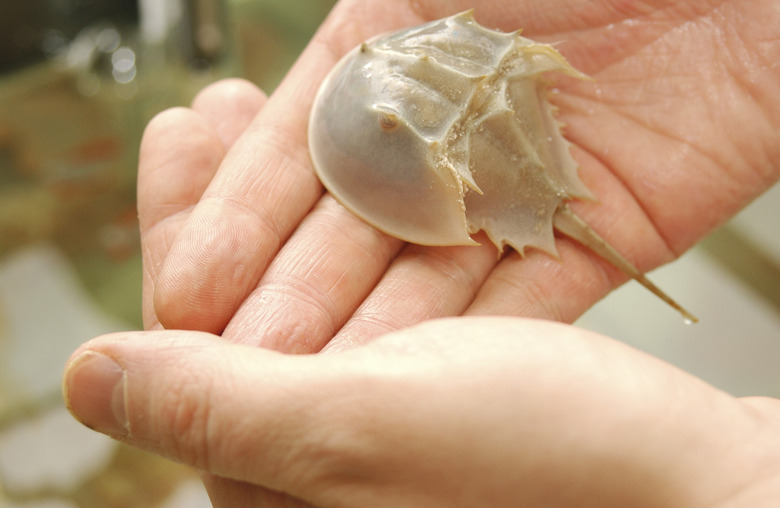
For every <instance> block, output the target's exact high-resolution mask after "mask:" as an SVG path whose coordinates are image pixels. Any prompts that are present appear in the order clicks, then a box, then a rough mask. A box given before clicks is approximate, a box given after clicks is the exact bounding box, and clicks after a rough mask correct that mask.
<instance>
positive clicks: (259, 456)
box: [63, 331, 353, 500]
mask: <svg viewBox="0 0 780 508" xmlns="http://www.w3.org/2000/svg"><path fill="white" fill-rule="evenodd" d="M183 352H185V354H182V353H183ZM319 360H320V359H319V357H316V356H283V355H280V354H278V353H274V352H271V351H267V350H264V349H260V348H254V347H245V346H237V345H233V344H230V343H227V342H225V341H224V340H222V339H220V338H219V337H216V336H213V335H208V334H204V333H201V332H178V331H176V332H139V333H128V334H123V335H112V336H107V337H103V338H100V339H97V340H96V341H92V342H90V343H87V344H86V345H85V346H83V347H82V348H81V349H80V350H79V351H77V352H76V353H75V354H74V356H73V357H72V358H71V360H70V361H69V363H68V366H67V368H66V373H65V379H64V384H63V391H64V396H65V399H66V402H67V404H68V407H69V408H70V410H71V411H72V412H73V414H74V415H75V416H76V417H77V418H78V419H79V420H80V421H82V422H83V423H84V424H85V425H87V426H88V427H90V428H93V429H95V430H98V431H100V432H103V433H106V434H108V435H110V436H112V437H114V438H117V439H120V440H122V441H125V442H127V443H129V444H131V445H134V446H137V447H140V448H143V449H146V450H148V451H151V452H154V453H157V454H160V455H162V456H165V457H168V458H171V459H173V460H176V461H179V462H183V463H185V464H188V465H190V466H193V467H195V468H197V469H199V470H202V471H205V472H208V473H211V474H213V475H217V476H219V477H222V478H230V479H233V480H236V481H239V482H248V483H252V484H257V485H260V486H261V487H264V488H265V489H268V490H269V491H275V492H279V493H288V494H290V495H291V496H292V497H298V498H300V499H302V500H307V495H311V488H312V487H314V484H316V477H317V476H319V475H322V474H325V473H326V472H327V469H328V465H327V464H325V463H321V464H320V465H319V466H315V464H316V463H317V462H318V461H319V459H320V458H322V459H325V461H326V462H327V461H328V460H330V459H329V458H326V455H327V454H328V453H329V452H327V448H330V445H326V446H324V447H322V446H321V445H320V444H317V443H316V441H319V440H320V438H322V437H324V436H325V435H326V434H329V433H331V432H333V434H332V438H333V441H332V445H333V446H334V450H333V451H334V452H335V453H337V454H338V453H340V450H336V449H335V448H341V447H343V446H346V445H347V443H345V442H344V443H342V442H341V440H340V438H339V437H338V434H339V430H338V427H339V425H340V424H339V422H336V421H334V422H333V425H331V424H327V425H326V426H323V422H322V421H321V420H322V419H323V417H324V418H325V419H326V420H327V419H329V418H330V416H335V417H336V418H335V420H341V419H342V417H343V418H349V415H348V414H347V413H344V412H343V411H342V409H340V408H339V407H338V406H339V405H340V403H339V402H337V400H338V399H341V400H343V397H344V396H346V395H348V393H349V392H350V391H351V390H352V388H353V387H352V386H349V385H350V384H351V380H350V376H349V375H347V376H346V377H344V379H343V380H342V379H341V378H342V376H343V375H344V374H345V372H343V371H342V372H339V371H340V370H341V369H338V368H337V369H335V370H334V369H333V368H332V366H333V365H334V364H333V363H332V362H322V361H319ZM334 397H335V398H334ZM248 409H249V410H248ZM340 413H341V414H342V416H338V415H339V414H340ZM329 415H330V416H329ZM323 433H325V434H323ZM325 441H330V439H325ZM344 451H347V450H344ZM336 458H337V457H334V459H336ZM315 469H316V471H315ZM299 482H300V483H301V485H298V483H299ZM304 484H305V485H304ZM242 490H244V492H243V493H240V494H239V495H240V496H241V497H242V498H246V496H254V495H255V494H254V493H250V492H247V491H246V490H245V489H242ZM299 490H300V492H299ZM299 494H300V495H299ZM257 496H258V497H259V498H263V497H267V496H270V497H271V498H273V497H275V496H274V494H273V493H272V492H263V493H259V494H257Z"/></svg>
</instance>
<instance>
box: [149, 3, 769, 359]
mask: <svg viewBox="0 0 780 508" xmlns="http://www.w3.org/2000/svg"><path fill="white" fill-rule="evenodd" d="M469 5H470V3H469V2H466V1H454V2H436V1H415V2H405V1H404V2H383V1H370V0H343V1H341V2H339V3H338V4H337V6H336V7H335V8H334V10H333V12H332V13H331V15H330V16H329V18H328V19H327V20H326V21H325V23H324V24H323V26H322V27H321V29H320V30H319V32H318V33H317V35H316V36H315V38H314V39H313V41H312V43H311V44H310V45H309V47H308V48H307V49H306V51H305V52H304V53H303V55H302V56H301V58H300V59H299V61H298V62H297V63H296V65H295V66H294V68H293V69H292V70H291V71H290V73H289V75H288V76H287V77H286V79H285V80H284V82H283V83H282V84H281V85H280V86H279V88H278V89H277V90H276V92H275V93H274V94H273V96H272V97H271V98H270V99H269V100H268V101H267V103H265V100H264V97H263V96H262V95H261V94H260V92H259V91H257V90H254V89H252V88H251V86H250V85H248V84H246V83H239V82H236V81H230V82H228V83H221V84H218V85H215V86H213V87H211V88H209V89H207V90H206V91H204V93H203V94H202V95H201V97H200V98H199V100H198V101H196V103H195V104H194V106H193V108H192V109H190V110H182V109H178V110H174V111H169V112H166V113H164V114H162V115H161V116H159V117H158V118H156V119H155V120H154V121H153V122H152V123H151V124H150V126H149V127H148V129H147V132H146V135H145V137H144V142H143V150H142V160H141V167H140V176H139V213H140V219H141V227H142V235H143V245H144V257H145V291H144V310H145V319H146V325H147V327H153V326H158V325H159V324H162V325H163V326H164V327H166V328H179V329H193V330H202V331H208V332H211V333H220V334H222V336H223V337H224V338H225V339H227V340H231V341H234V342H242V343H246V344H254V345H259V346H262V347H266V348H271V349H277V350H281V351H286V352H313V351H319V350H320V349H322V348H323V347H329V348H332V349H338V348H345V347H348V346H350V345H354V344H357V343H362V342H365V341H367V340H370V339H371V338H373V337H375V336H377V335H380V334H382V333H385V332H388V331H391V330H395V329H399V328H402V327H404V326H409V325H412V324H414V323H417V322H420V321H423V320H425V319H430V318H435V317H442V316H453V315H461V314H471V315H478V314H505V315H521V316H529V317H540V318H550V319H554V320H560V321H565V322H570V321H572V320H574V319H576V317H578V316H579V315H580V314H581V313H582V312H583V311H584V310H586V309H587V308H588V307H589V306H591V305H592V304H593V303H595V302H596V301H597V300H598V299H599V298H601V297H602V296H604V295H605V294H606V293H607V292H608V291H609V290H611V289H612V288H614V287H615V286H616V285H618V284H620V283H621V282H623V281H624V277H623V275H622V274H620V273H618V272H617V271H616V270H615V269H614V268H612V267H611V266H609V265H607V264H606V263H605V262H603V261H602V260H600V259H598V258H597V257H596V256H595V255H593V254H592V253H590V252H589V251H587V249H585V248H583V247H581V246H579V245H577V244H574V243H572V242H570V241H568V240H566V239H559V240H558V250H559V252H560V255H561V258H562V259H561V261H558V260H555V259H552V258H550V257H549V256H547V255H545V254H542V253H539V252H534V251H529V252H528V253H527V256H526V257H525V258H521V256H520V255H518V254H517V253H515V252H510V253H508V254H506V255H504V256H502V257H501V258H499V257H498V256H497V253H496V250H495V248H493V247H492V246H491V245H490V244H489V242H484V245H483V246H481V247H455V248H432V247H420V246H415V245H405V244H403V243H402V242H400V241H398V240H396V239H394V238H390V237H388V236H386V235H384V234H382V233H380V232H378V231H376V230H375V229H373V228H371V227H370V226H368V225H367V224H365V223H363V222H362V221H360V220H358V219H356V218H355V217H354V216H353V215H351V214H350V213H349V212H347V211H346V210H345V209H344V208H342V207H341V206H340V205H339V204H338V203H336V202H335V200H334V199H333V198H332V197H331V196H330V195H328V194H324V193H323V189H322V187H321V186H320V184H319V182H318V181H317V178H316V176H315V174H314V172H313V169H312V165H311V162H310V159H309V155H308V149H307V142H306V125H307V118H308V114H309V109H310V106H311V103H312V100H313V97H314V95H315V92H316V90H317V87H318V86H319V83H320V82H321V81H322V80H323V78H324V77H325V75H326V74H327V72H328V71H329V70H330V68H331V67H332V66H333V65H334V63H335V62H336V61H337V60H338V59H339V58H340V57H341V56H342V55H343V54H344V53H345V52H347V51H348V50H349V49H350V48H352V47H353V46H354V45H356V44H358V43H360V42H361V41H363V40H365V39H367V38H370V37H372V36H374V35H376V34H377V33H380V32H385V31H388V30H394V29H398V28H401V27H405V26H409V25H414V24H417V23H421V22H424V21H428V20H431V19H434V18H439V17H442V16H445V15H450V14H453V13H455V12H457V11H460V10H464V9H466V8H468V7H469ZM774 5H775V3H774V1H773V0H758V1H752V2H743V1H737V0H734V1H719V2H713V1H706V0H690V1H684V2H681V1H674V2H670V1H662V0H655V1H652V2H641V3H630V2H629V3H627V2H617V1H614V0H612V1H610V0H592V1H590V2H579V3H577V2H564V1H546V2H512V1H499V0H495V1H489V2H480V4H479V6H478V7H477V8H476V12H475V16H476V18H477V20H478V21H480V22H481V23H482V24H484V25H486V26H489V27H498V28H501V29H504V30H514V29H517V28H523V30H524V32H523V33H524V35H525V36H527V37H530V38H535V39H538V40H541V41H543V42H554V43H556V44H557V47H558V49H559V50H560V51H561V52H562V53H563V54H564V56H566V57H567V58H568V59H569V60H570V62H571V63H572V64H573V65H574V66H575V67H577V68H579V69H580V70H582V71H583V72H585V73H587V74H589V75H591V76H592V77H593V78H594V81H593V82H574V81H573V80H570V79H566V78H563V77H555V78H553V79H555V80H556V81H555V82H554V84H553V86H554V87H555V89H556V92H555V93H554V94H553V100H554V102H555V103H556V104H557V105H558V106H559V108H560V111H559V117H560V119H561V120H562V121H563V122H564V123H565V124H566V129H565V133H566V136H567V137H568V138H569V139H570V140H571V141H572V142H573V143H574V145H575V146H574V149H573V153H574V156H575V158H576V160H577V161H578V162H579V163H580V165H581V171H580V174H581V176H582V179H583V180H584V181H585V183H586V185H587V186H588V187H589V188H590V189H592V191H593V192H594V193H595V195H596V196H597V198H598V200H599V203H574V205H573V206H574V207H575V208H576V210H577V213H578V214H580V215H581V216H583V217H585V218H586V219H587V220H588V222H589V223H590V224H591V225H593V227H594V228H595V229H596V230H597V231H599V232H600V233H601V234H602V235H603V236H604V237H605V238H606V239H607V240H608V241H609V242H610V243H611V244H613V245H614V246H616V247H617V249H618V250H619V251H621V252H622V253H623V254H624V255H625V256H626V257H628V258H629V259H630V260H631V261H632V262H633V263H634V264H635V265H637V266H638V267H639V268H640V269H642V270H649V269H651V268H653V267H655V266H657V265H659V264H661V263H664V262H667V261H669V260H671V259H673V258H674V257H675V256H677V255H679V254H680V253H681V252H683V251H684V250H685V249H687V248H688V247H690V246H691V245H692V244H694V243H695V242H696V241H697V240H698V239H700V238H702V237H703V236H704V235H705V234H706V233H707V232H708V231H710V230H711V229H712V228H713V227H715V226H717V225H718V224H720V223H722V222H723V221H725V220H726V219H727V218H728V217H730V216H731V215H732V214H733V213H734V212H735V211H736V210H738V209H739V208H740V207H742V206H744V204H746V203H747V202H748V201H749V200H751V199H752V198H754V197H755V196H757V195H758V194H759V193H761V192H762V191H764V190H765V189H767V188H768V187H769V186H770V185H771V184H772V182H774V181H775V180H776V179H777V178H778V175H780V170H779V169H778V168H780V166H778V165H777V164H776V163H775V161H777V160H778V159H780V143H778V129H780V95H778V94H777V93H776V90H777V88H778V86H779V85H780V67H778V66H777V64H776V62H777V61H780V41H778V37H777V34H778V33H780V13H779V12H778V11H777V9H776V8H775V7H774ZM264 103H265V105H264V107H262V109H261V106H262V105H263V104H264ZM256 113H257V114H256ZM255 114H256V116H255ZM616 217H618V218H619V220H616V219H615V218H616ZM650 298H652V296H650V295H648V299H650ZM685 303H690V305H691V306H693V307H694V308H695V302H693V303H691V302H685Z"/></svg>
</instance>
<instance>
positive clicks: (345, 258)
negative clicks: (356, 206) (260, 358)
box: [222, 194, 403, 353]
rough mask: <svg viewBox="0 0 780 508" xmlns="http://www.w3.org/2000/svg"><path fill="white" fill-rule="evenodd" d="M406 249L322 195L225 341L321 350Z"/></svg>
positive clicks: (228, 330)
mask: <svg viewBox="0 0 780 508" xmlns="http://www.w3.org/2000/svg"><path fill="white" fill-rule="evenodd" d="M402 245H403V242H402V241H400V240H398V239H395V238H392V237H390V236H388V235H386V234H384V233H381V232H380V231H378V230H376V229H375V228H373V227H371V226H370V225H368V224H367V223H365V222H364V221H362V220H360V219H359V218H357V217H356V216H355V215H353V214H352V213H350V212H349V211H347V210H346V209H345V208H344V207H343V206H341V205H340V204H338V203H337V202H336V201H335V200H334V199H333V198H332V197H331V196H330V195H327V194H326V195H324V196H323V198H322V199H321V200H320V202H319V203H318V204H317V206H316V207H315V208H314V210H312V212H311V213H310V214H309V215H308V216H307V217H306V219H305V220H304V221H303V222H302V223H301V225H300V226H299V227H298V229H297V230H296V231H295V234H293V236H292V237H291V238H290V239H289V240H288V241H287V243H286V244H285V245H284V247H283V248H282V249H281V251H280V252H279V254H278V255H277V256H276V257H275V258H274V260H273V262H272V263H271V265H270V266H269V267H268V270H267V271H266V272H265V274H264V275H263V277H262V278H261V280H260V283H259V284H258V287H257V288H256V289H255V290H254V291H253V292H252V293H251V294H250V295H249V296H248V297H247V298H246V300H245V301H244V302H243V304H242V305H241V307H240V308H239V309H238V311H237V312H236V314H235V316H233V318H232V319H231V321H230V324H229V325H228V326H227V328H226V329H225V331H224V332H223V333H222V337H223V339H225V340H229V341H232V342H236V343H241V344H246V345H254V346H260V347H264V348H268V349H274V350H277V351H282V352H286V353H314V352H317V351H319V350H320V349H322V347H323V346H324V345H325V344H326V343H327V342H328V341H329V340H330V339H331V338H332V337H333V336H334V335H335V333H336V332H337V331H338V330H339V328H341V327H342V325H343V324H344V322H345V321H346V320H347V318H348V317H349V316H350V315H352V313H353V312H354V311H355V309H357V307H358V305H359V304H360V302H361V301H363V299H364V298H365V297H366V296H367V295H368V293H369V292H370V291H371V289H372V288H373V287H374V286H375V285H376V283H377V281H378V280H379V279H380V277H381V276H382V274H383V273H384V271H385V269H386V268H387V265H388V264H389V263H390V261H391V260H392V259H393V257H395V255H396V254H397V253H398V251H399V250H400V249H401V247H402Z"/></svg>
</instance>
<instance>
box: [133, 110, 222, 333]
mask: <svg viewBox="0 0 780 508" xmlns="http://www.w3.org/2000/svg"><path fill="white" fill-rule="evenodd" d="M224 153H225V151H224V147H223V145H222V142H221V141H220V140H219V139H218V137H217V136H216V135H215V133H214V131H213V129H212V128H211V126H210V125H209V124H208V123H207V122H206V120H205V119H204V118H203V117H201V116H200V115H198V114H197V113H195V112H194V111H192V110H188V109H184V108H176V109H171V110H167V111H165V112H163V113H161V114H159V115H157V116H156V117H155V118H154V119H152V121H151V122H150V123H149V125H148V126H147V128H146V131H145V132H144V137H143V140H142V142H141V151H140V159H139V165H138V219H139V223H140V231H141V248H142V253H143V266H144V273H143V315H144V326H145V327H147V328H149V327H151V326H154V325H155V324H156V322H157V320H156V316H155V312H154V308H153V294H154V290H155V283H156V281H157V278H158V276H159V273H160V269H161V267H162V266H163V262H164V260H165V258H166V257H167V255H168V252H169V250H170V246H171V245H172V243H173V242H174V240H175V238H176V235H177V234H178V232H179V230H180V229H181V226H182V224H183V223H184V221H185V220H186V218H187V217H188V215H189V211H190V209H191V207H192V206H193V204H194V203H196V202H197V201H198V199H199V198H200V196H201V194H202V192H203V189H205V188H206V186H207V185H208V182H209V181H211V178H212V177H213V175H214V172H215V171H216V169H217V167H218V165H219V162H220V161H221V160H222V158H223V157H224Z"/></svg>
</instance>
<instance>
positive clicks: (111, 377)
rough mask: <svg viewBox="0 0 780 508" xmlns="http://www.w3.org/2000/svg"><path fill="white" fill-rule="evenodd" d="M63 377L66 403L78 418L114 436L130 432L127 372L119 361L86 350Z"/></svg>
mask: <svg viewBox="0 0 780 508" xmlns="http://www.w3.org/2000/svg"><path fill="white" fill-rule="evenodd" d="M64 378H65V379H64V381H63V385H62V390H63V396H64V397H65V404H66V405H67V407H68V409H69V410H70V412H71V413H72V414H73V416H74V417H76V419H77V420H79V421H80V422H81V423H83V424H84V425H86V426H87V427H90V428H92V429H94V430H97V431H98V432H103V433H105V434H109V435H112V436H122V435H126V434H127V433H128V423H127V412H126V411H125V372H124V370H122V367H120V365H119V364H118V363H117V362H116V361H114V360H113V359H112V358H111V357H109V356H107V355H104V354H102V353H96V352H94V351H87V352H85V353H82V354H81V356H79V357H77V358H76V359H75V360H73V361H72V362H71V363H70V365H69V366H68V368H67V370H66V371H65V376H64Z"/></svg>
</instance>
